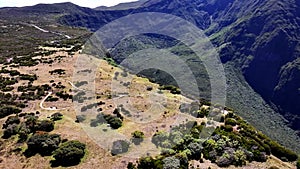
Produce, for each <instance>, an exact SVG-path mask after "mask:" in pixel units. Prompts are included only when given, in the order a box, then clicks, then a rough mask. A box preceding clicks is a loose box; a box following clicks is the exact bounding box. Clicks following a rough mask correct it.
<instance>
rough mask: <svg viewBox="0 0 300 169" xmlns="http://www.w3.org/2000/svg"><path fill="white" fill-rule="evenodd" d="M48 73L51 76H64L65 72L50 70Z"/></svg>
mask: <svg viewBox="0 0 300 169" xmlns="http://www.w3.org/2000/svg"><path fill="white" fill-rule="evenodd" d="M49 73H50V74H51V75H56V74H57V75H64V74H66V70H63V69H55V70H52V71H49Z"/></svg>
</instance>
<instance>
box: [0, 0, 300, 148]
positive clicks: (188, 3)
mask: <svg viewBox="0 0 300 169" xmlns="http://www.w3.org/2000/svg"><path fill="white" fill-rule="evenodd" d="M299 11H300V2H299V1H297V0H269V1H263V0H148V1H145V2H144V1H139V2H134V3H129V4H122V5H119V6H117V7H115V8H108V9H105V10H101V8H98V9H97V10H95V9H90V8H82V7H79V6H76V5H74V4H71V3H61V4H54V5H46V4H39V5H36V6H33V7H24V8H2V9H1V10H0V14H1V15H0V18H1V19H3V20H6V19H8V18H9V19H13V20H17V21H21V20H22V19H23V18H24V17H26V18H32V19H31V21H32V22H34V20H35V19H36V18H39V20H43V22H52V23H54V22H55V23H56V24H59V25H64V26H71V27H81V28H87V29H89V30H90V31H96V30H98V29H99V28H100V27H101V26H103V25H105V24H106V23H109V22H110V21H113V20H115V19H117V18H120V17H122V16H126V15H128V14H130V13H140V12H163V13H170V14H174V15H177V16H179V17H182V18H184V19H186V20H188V21H190V22H191V23H193V24H195V25H197V26H198V27H199V28H201V29H203V30H204V31H205V33H206V34H207V36H209V38H210V39H211V41H212V43H213V44H214V45H215V46H216V47H217V48H218V50H219V52H220V58H221V60H222V62H223V63H224V66H225V69H226V75H227V78H228V85H229V88H228V93H229V94H228V95H229V96H228V105H229V106H231V107H233V108H235V109H236V110H237V111H238V113H239V115H241V116H243V117H244V118H245V119H247V120H248V121H249V122H250V123H251V124H254V125H255V126H257V127H258V128H259V129H261V130H262V131H264V132H265V133H266V134H268V135H270V136H271V137H272V138H275V139H276V140H279V141H281V142H285V145H291V144H292V142H295V140H297V138H296V136H295V134H294V133H293V132H292V131H291V130H290V129H289V128H288V127H286V126H287V125H288V126H290V127H292V128H293V129H294V130H296V131H297V130H300V128H299V117H300V115H299V112H300V106H299V104H298V103H299V100H300V92H299V91H300V90H299V88H300V83H299V77H300V76H299V72H300V71H299V70H300V68H299V63H300V62H299V52H300V43H299V35H300V32H299V31H300V27H299V24H300V19H299V17H300V12H299ZM40 16H43V17H40ZM49 18H50V19H49ZM29 20H30V19H29ZM158 41H159V40H157V39H156V37H151V36H146V37H144V38H140V39H137V40H135V42H136V43H137V44H140V47H137V46H131V49H130V50H129V51H131V52H134V51H137V50H138V49H142V48H146V47H147V46H148V45H149V44H155V43H156V42H158ZM170 44H172V42H170ZM165 46H169V44H166V45H165ZM160 47H161V48H163V47H164V45H163V44H162V45H161V46H160ZM173 47H174V50H175V51H176V50H177V48H178V46H173ZM128 54H130V53H127V54H124V53H120V52H118V49H116V50H115V53H114V55H113V56H112V57H113V58H114V59H115V60H117V61H119V62H120V61H121V60H122V59H121V58H124V57H126V56H128ZM182 57H185V56H184V54H183V55H182ZM190 65H191V66H192V67H195V68H199V67H201V65H199V64H198V63H196V62H194V63H193V62H192V63H190ZM196 73H197V75H198V76H197V78H198V83H201V82H203V84H204V85H202V87H203V88H201V91H204V92H205V91H209V87H206V88H205V86H207V85H206V83H207V82H205V80H204V79H205V77H206V76H205V74H206V73H205V71H203V69H202V68H200V71H198V72H196ZM146 74H147V73H146ZM149 74H150V73H148V76H150V75H149ZM151 74H153V72H152V73H151ZM154 75H155V77H157V79H155V80H156V81H157V82H159V81H163V80H164V81H163V82H162V83H170V82H171V81H172V80H168V78H164V77H165V75H163V74H162V73H160V72H158V73H155V74H154ZM159 77H162V78H159ZM166 79H167V80H166ZM199 86H200V87H201V85H199ZM241 100H242V101H241ZM278 113H280V114H278ZM281 115H283V116H284V117H282V116H281ZM261 119H265V121H261ZM271 128H276V130H278V131H276V132H270V130H271ZM288 137H289V139H291V140H293V141H288V140H284V141H283V138H288ZM298 149H299V148H298Z"/></svg>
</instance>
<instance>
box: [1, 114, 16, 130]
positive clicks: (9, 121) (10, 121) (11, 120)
mask: <svg viewBox="0 0 300 169" xmlns="http://www.w3.org/2000/svg"><path fill="white" fill-rule="evenodd" d="M10 124H20V119H19V117H18V116H10V117H8V118H7V119H6V121H5V123H4V124H3V127H2V128H3V129H5V128H7V127H8V125H10Z"/></svg>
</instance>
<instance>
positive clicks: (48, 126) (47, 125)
mask: <svg viewBox="0 0 300 169" xmlns="http://www.w3.org/2000/svg"><path fill="white" fill-rule="evenodd" d="M35 130H36V131H46V132H50V131H52V130H54V122H53V121H52V120H42V121H39V122H38V123H37V125H36V127H35Z"/></svg>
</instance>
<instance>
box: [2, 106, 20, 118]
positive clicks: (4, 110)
mask: <svg viewBox="0 0 300 169" xmlns="http://www.w3.org/2000/svg"><path fill="white" fill-rule="evenodd" d="M21 111H22V110H21V109H19V108H17V107H12V106H4V107H1V108H0V118H4V117H6V116H9V115H11V114H18V113H20V112H21Z"/></svg>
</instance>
